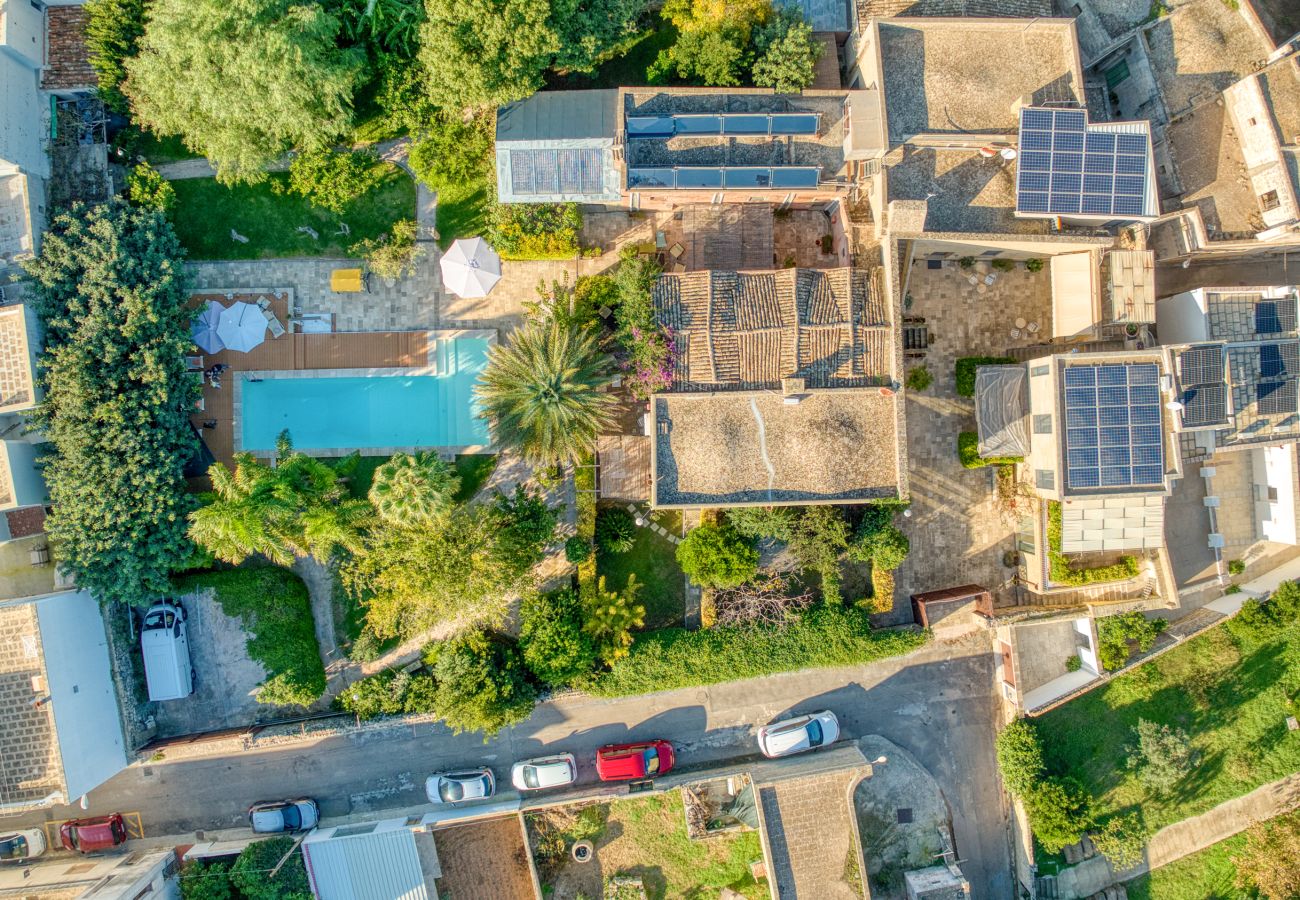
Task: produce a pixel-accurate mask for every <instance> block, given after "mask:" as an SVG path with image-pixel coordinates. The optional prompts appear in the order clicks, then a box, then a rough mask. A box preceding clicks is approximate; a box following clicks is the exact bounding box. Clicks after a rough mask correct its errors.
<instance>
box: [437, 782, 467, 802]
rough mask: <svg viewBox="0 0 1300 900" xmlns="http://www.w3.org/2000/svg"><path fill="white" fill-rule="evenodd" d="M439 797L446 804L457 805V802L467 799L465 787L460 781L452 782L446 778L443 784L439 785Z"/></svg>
mask: <svg viewBox="0 0 1300 900" xmlns="http://www.w3.org/2000/svg"><path fill="white" fill-rule="evenodd" d="M438 796H439V797H441V798H442V801H443V802H444V803H455V802H456V801H457V800H464V799H465V786H464V785H463V784H461V783H460V782H459V781H450V780H448V779H446V778H444V779H443V780H442V784H440V785H438Z"/></svg>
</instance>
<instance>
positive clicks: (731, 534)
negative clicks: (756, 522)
mask: <svg viewBox="0 0 1300 900" xmlns="http://www.w3.org/2000/svg"><path fill="white" fill-rule="evenodd" d="M677 562H678V564H679V565H680V566H681V567H682V571H683V572H685V573H686V574H687V575H689V576H690V577H691V580H692V581H695V582H696V583H698V584H701V585H703V586H704V587H711V588H734V587H738V586H739V585H742V584H744V583H745V582H746V581H749V580H750V579H751V578H753V577H754V575H755V574H756V573H757V572H758V551H757V550H756V549H754V544H753V541H750V540H748V539H747V538H746V537H745V536H744V535H742V534H741V533H740V532H739V531H737V530H736V529H735V528H732V527H730V526H727V525H722V526H719V525H700V526H699V527H698V528H692V529H691V530H690V532H688V533H687V535H686V537H685V539H684V540H683V541H682V542H681V543H680V544H678V545H677Z"/></svg>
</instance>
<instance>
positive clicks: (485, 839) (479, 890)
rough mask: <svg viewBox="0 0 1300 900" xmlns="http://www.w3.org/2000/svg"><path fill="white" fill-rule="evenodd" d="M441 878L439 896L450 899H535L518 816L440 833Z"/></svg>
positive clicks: (435, 835)
mask: <svg viewBox="0 0 1300 900" xmlns="http://www.w3.org/2000/svg"><path fill="white" fill-rule="evenodd" d="M433 840H434V845H435V846H436V847H437V848H438V863H439V865H441V866H442V877H441V878H439V879H438V896H440V897H449V898H452V900H476V898H482V900H532V897H533V879H532V876H531V875H530V874H529V871H528V855H527V854H528V850H527V848H526V847H524V835H523V829H522V828H521V827H520V824H519V820H518V819H517V818H515V817H514V816H507V817H504V818H500V819H489V820H486V821H480V822H472V823H470V824H467V825H452V826H449V827H447V828H439V829H436V830H435V831H434V833H433Z"/></svg>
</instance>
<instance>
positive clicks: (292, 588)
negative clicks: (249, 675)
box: [176, 566, 325, 706]
mask: <svg viewBox="0 0 1300 900" xmlns="http://www.w3.org/2000/svg"><path fill="white" fill-rule="evenodd" d="M206 588H212V589H213V590H214V591H215V594H216V598H217V603H218V604H220V606H221V611H222V612H224V613H225V614H226V615H228V616H232V617H238V618H239V619H240V620H241V621H242V622H243V624H244V630H245V632H247V633H248V634H249V635H251V637H249V638H248V640H247V647H248V655H249V656H250V657H251V658H252V659H254V660H256V661H257V662H259V663H261V664H262V667H263V668H264V669H265V670H266V680H265V681H264V682H262V686H261V687H260V688H259V689H258V692H257V702H258V703H270V704H277V705H297V706H310V705H311V704H312V703H314V702H316V700H318V699H319V698H320V696H321V694H323V693H325V667H324V666H323V665H322V664H321V658H320V646H319V645H318V644H317V643H316V626H315V623H314V620H313V619H312V614H311V600H310V599H309V598H308V596H307V586H306V585H305V584H303V583H302V579H301V578H299V577H298V576H297V575H295V574H294V573H293V572H290V571H289V570H288V569H281V568H280V567H278V566H256V567H249V568H242V569H223V570H222V571H219V572H208V573H206V574H202V575H189V576H186V577H184V578H180V579H178V580H177V581H176V590H177V591H178V592H179V593H192V592H195V591H201V590H204V589H206Z"/></svg>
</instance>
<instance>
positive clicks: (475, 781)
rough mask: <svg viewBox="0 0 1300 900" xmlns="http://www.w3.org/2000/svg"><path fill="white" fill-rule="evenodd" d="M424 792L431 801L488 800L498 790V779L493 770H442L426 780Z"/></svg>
mask: <svg viewBox="0 0 1300 900" xmlns="http://www.w3.org/2000/svg"><path fill="white" fill-rule="evenodd" d="M424 792H425V794H427V795H428V797H429V802H430V803H460V802H462V801H464V800H486V799H487V798H488V797H491V796H492V795H493V794H495V793H496V792H497V781H496V778H494V777H493V775H492V770H491V769H487V768H483V769H470V770H468V771H465V772H440V773H438V774H437V775H430V776H429V777H428V779H427V780H425V782H424Z"/></svg>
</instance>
